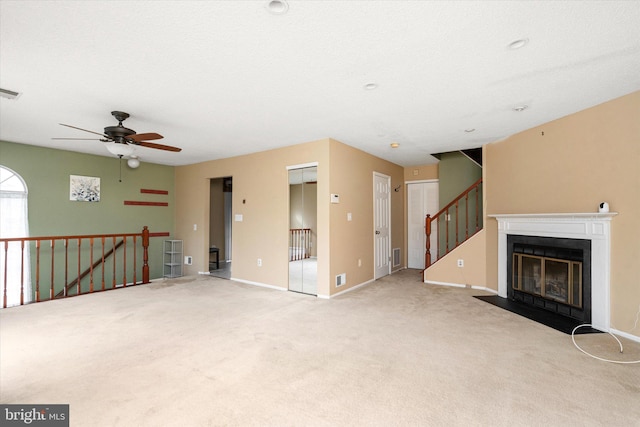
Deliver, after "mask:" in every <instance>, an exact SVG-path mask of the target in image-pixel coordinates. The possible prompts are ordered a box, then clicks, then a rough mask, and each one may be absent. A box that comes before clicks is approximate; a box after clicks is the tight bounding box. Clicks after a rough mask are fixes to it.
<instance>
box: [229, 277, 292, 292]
mask: <svg viewBox="0 0 640 427" xmlns="http://www.w3.org/2000/svg"><path fill="white" fill-rule="evenodd" d="M229 280H233V281H234V282H240V283H244V284H247V285H253V286H260V287H261V288H269V289H275V290H276V291H288V289H287V288H281V287H280V286H274V285H267V284H266V283H260V282H252V281H250V280H243V279H236V278H234V277H232V278H231V279H229Z"/></svg>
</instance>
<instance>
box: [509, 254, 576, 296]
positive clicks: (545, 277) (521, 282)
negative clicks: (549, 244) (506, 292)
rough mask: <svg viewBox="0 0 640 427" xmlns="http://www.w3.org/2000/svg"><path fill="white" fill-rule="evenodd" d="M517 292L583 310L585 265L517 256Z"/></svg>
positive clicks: (513, 283)
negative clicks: (583, 266)
mask: <svg viewBox="0 0 640 427" xmlns="http://www.w3.org/2000/svg"><path fill="white" fill-rule="evenodd" d="M511 283H512V286H513V289H515V290H518V291H520V292H526V293H528V294H532V295H536V296H540V297H542V298H546V299H550V300H553V301H557V302H560V303H563V304H568V305H571V306H573V307H578V308H582V263H581V262H578V261H568V260H562V259H555V258H549V257H544V256H534V255H526V254H520V253H514V254H513V278H512V281H511Z"/></svg>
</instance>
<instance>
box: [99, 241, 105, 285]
mask: <svg viewBox="0 0 640 427" xmlns="http://www.w3.org/2000/svg"><path fill="white" fill-rule="evenodd" d="M101 240H102V262H101V263H100V269H101V270H102V278H101V284H100V288H101V289H102V290H103V291H104V288H105V283H104V270H105V265H104V245H105V243H106V241H105V238H104V236H102V239H101Z"/></svg>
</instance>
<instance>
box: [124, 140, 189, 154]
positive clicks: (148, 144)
mask: <svg viewBox="0 0 640 427" xmlns="http://www.w3.org/2000/svg"><path fill="white" fill-rule="evenodd" d="M135 145H140V146H142V147H147V148H155V149H157V150H165V151H175V152H179V151H182V148H178V147H172V146H170V145H163V144H156V143H154V142H145V141H141V142H137V143H135Z"/></svg>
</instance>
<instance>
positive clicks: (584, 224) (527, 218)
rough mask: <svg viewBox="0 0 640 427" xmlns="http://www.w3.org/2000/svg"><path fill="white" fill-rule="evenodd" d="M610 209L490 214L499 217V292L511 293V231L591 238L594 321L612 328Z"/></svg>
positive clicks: (528, 234)
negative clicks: (509, 258) (591, 211)
mask: <svg viewBox="0 0 640 427" xmlns="http://www.w3.org/2000/svg"><path fill="white" fill-rule="evenodd" d="M616 215H617V213H616V212H609V213H543V214H504V215H502V214H499V215H488V216H489V217H491V218H495V219H496V220H497V221H498V295H499V296H501V297H503V298H506V297H507V235H509V234H518V235H524V236H542V237H560V238H573V239H585V240H590V241H591V324H592V325H593V327H594V328H596V329H600V330H602V331H608V330H609V328H610V321H611V317H610V316H611V315H610V311H611V306H610V291H611V283H610V276H611V219H612V218H613V217H614V216H616Z"/></svg>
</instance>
